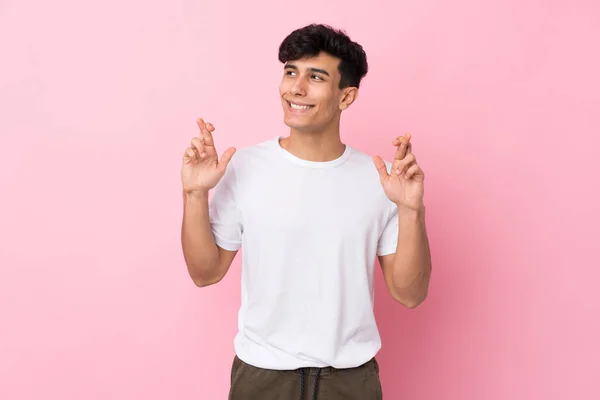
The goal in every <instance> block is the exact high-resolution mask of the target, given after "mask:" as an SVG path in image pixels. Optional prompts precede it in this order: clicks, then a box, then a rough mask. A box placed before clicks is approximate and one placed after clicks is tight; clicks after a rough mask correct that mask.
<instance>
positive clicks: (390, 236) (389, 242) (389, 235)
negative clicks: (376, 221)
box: [377, 203, 398, 256]
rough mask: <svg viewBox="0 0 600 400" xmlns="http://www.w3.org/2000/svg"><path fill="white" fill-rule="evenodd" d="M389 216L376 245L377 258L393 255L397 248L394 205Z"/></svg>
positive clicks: (396, 221) (396, 224) (396, 212)
mask: <svg viewBox="0 0 600 400" xmlns="http://www.w3.org/2000/svg"><path fill="white" fill-rule="evenodd" d="M392 204H393V203H392ZM390 214H391V215H390V217H389V218H388V220H387V223H386V224H385V226H384V228H383V233H382V234H381V236H380V237H379V242H378V243H377V255H378V256H385V255H388V254H393V253H395V252H396V247H397V246H398V207H397V206H396V205H395V204H393V207H392V211H391V212H390Z"/></svg>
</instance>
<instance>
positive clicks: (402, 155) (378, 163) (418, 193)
mask: <svg viewBox="0 0 600 400" xmlns="http://www.w3.org/2000/svg"><path fill="white" fill-rule="evenodd" d="M410 139H411V135H410V134H406V135H404V136H399V137H397V138H396V139H394V140H393V141H392V144H393V145H394V146H397V148H396V154H395V155H394V161H393V163H392V168H391V171H390V173H389V174H388V171H387V168H386V165H385V163H384V161H383V160H382V159H381V157H379V156H375V157H373V162H374V163H375V167H376V168H377V171H378V172H379V178H380V180H381V185H382V186H383V190H384V191H385V194H386V195H387V197H388V198H389V199H390V200H391V201H393V202H394V203H396V205H397V206H398V208H404V209H408V210H414V211H419V210H421V209H422V208H423V193H424V181H425V174H424V173H423V170H422V169H421V167H419V165H418V164H417V159H416V157H415V155H414V154H413V152H412V145H411V143H410Z"/></svg>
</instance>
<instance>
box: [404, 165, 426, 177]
mask: <svg viewBox="0 0 600 400" xmlns="http://www.w3.org/2000/svg"><path fill="white" fill-rule="evenodd" d="M419 175H423V171H422V170H421V167H419V165H418V164H416V163H415V164H413V165H411V166H410V167H409V168H408V169H407V170H406V173H405V174H404V176H405V177H406V179H412V178H413V177H415V176H419Z"/></svg>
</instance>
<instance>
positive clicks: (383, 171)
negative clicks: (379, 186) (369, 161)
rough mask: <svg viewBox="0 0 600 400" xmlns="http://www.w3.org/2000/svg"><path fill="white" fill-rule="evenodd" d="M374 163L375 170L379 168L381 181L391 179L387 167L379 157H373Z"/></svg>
mask: <svg viewBox="0 0 600 400" xmlns="http://www.w3.org/2000/svg"><path fill="white" fill-rule="evenodd" d="M373 163H374V164H375V168H377V172H378V173H379V179H380V180H381V181H383V180H384V179H386V178H388V177H389V174H388V171H387V167H386V165H385V162H384V161H383V159H382V158H381V157H379V156H374V157H373Z"/></svg>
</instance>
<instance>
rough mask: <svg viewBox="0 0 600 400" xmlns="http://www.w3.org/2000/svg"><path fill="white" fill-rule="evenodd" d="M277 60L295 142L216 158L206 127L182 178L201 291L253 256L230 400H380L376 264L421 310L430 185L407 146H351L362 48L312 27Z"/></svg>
mask: <svg viewBox="0 0 600 400" xmlns="http://www.w3.org/2000/svg"><path fill="white" fill-rule="evenodd" d="M279 60H280V61H281V62H282V63H284V71H283V78H282V81H281V85H280V88H279V91H280V96H281V104H282V106H283V115H284V121H285V124H286V125H287V126H289V128H290V134H289V136H288V137H280V136H277V137H275V138H273V139H270V140H266V141H264V142H262V143H260V144H257V145H255V146H251V147H247V148H244V149H241V150H239V151H237V153H236V150H235V148H229V149H227V150H226V151H225V152H224V153H223V154H222V156H221V158H220V159H219V158H218V155H217V151H216V149H215V146H214V141H213V137H212V132H214V129H215V128H214V126H212V125H211V124H210V123H205V122H204V121H203V120H202V119H198V121H197V123H198V126H199V128H200V135H199V137H194V138H193V139H192V142H191V146H190V147H188V148H187V149H186V151H185V154H184V157H183V167H182V183H183V193H184V216H183V224H182V247H183V253H184V257H185V261H186V264H187V268H188V272H189V274H190V276H191V278H192V279H193V281H194V282H195V283H196V285H198V286H201V287H202V286H207V285H211V284H214V283H217V282H219V281H220V280H221V279H223V277H224V276H225V274H226V273H227V270H228V269H229V266H230V265H231V262H232V260H233V259H234V257H235V255H236V253H237V251H238V250H239V249H240V248H241V247H242V245H243V247H244V254H243V257H242V304H241V309H240V312H239V324H238V326H239V332H238V334H237V336H236V338H235V342H234V345H235V351H236V356H235V358H234V361H233V366H232V371H231V389H230V393H229V399H230V400H242V399H244V400H254V399H257V400H276V399H283V400H287V399H290V400H291V399H304V398H305V397H304V396H305V395H306V396H308V397H306V398H312V399H317V398H318V399H329V400H336V399H346V400H347V399H357V400H358V399H360V400H371V399H381V398H382V390H381V385H380V380H379V367H378V365H377V361H376V360H375V355H376V353H377V352H378V351H379V349H380V347H381V341H380V336H379V332H378V329H377V326H376V322H375V317H374V314H373V280H374V278H373V273H374V264H375V258H376V257H379V262H380V265H381V267H382V269H383V274H384V277H385V282H386V285H387V288H388V290H389V292H390V293H391V295H392V296H393V298H394V299H396V300H397V301H398V302H400V303H401V304H403V305H405V306H406V307H409V308H414V307H416V306H417V305H418V304H420V303H421V302H423V300H424V299H425V298H426V296H427V291H428V286H429V278H430V273H431V261H430V252H429V245H428V240H427V234H426V230H425V216H424V213H425V208H424V205H423V181H424V174H423V171H422V170H421V168H420V167H419V166H418V164H417V162H416V158H415V155H414V154H413V152H412V149H411V145H410V135H404V136H400V137H397V138H396V139H394V140H393V145H394V146H397V149H396V152H395V157H394V161H393V163H389V162H384V161H383V160H382V159H381V158H380V157H379V156H376V157H373V158H371V157H370V156H368V155H366V154H364V153H363V152H361V151H359V150H357V149H354V148H352V147H350V146H348V145H345V144H344V143H343V142H342V141H341V138H340V117H341V114H342V112H343V111H344V110H346V109H348V107H350V105H352V103H354V101H355V100H356V99H357V97H358V88H359V85H360V81H361V79H362V78H363V77H364V76H365V75H366V73H367V60H366V55H365V53H364V51H363V49H362V47H361V46H360V45H358V44H357V43H354V42H352V41H351V40H350V38H349V37H348V36H346V35H345V34H344V33H343V32H342V31H338V30H335V29H333V28H331V27H328V26H324V25H310V26H307V27H304V28H302V29H298V30H296V31H294V32H292V33H291V34H290V35H289V36H288V37H287V38H285V40H284V41H283V42H282V44H281V46H280V48H279ZM234 153H235V157H234ZM213 188H214V193H213V197H212V199H211V201H210V202H209V200H208V194H209V191H210V190H211V189H213Z"/></svg>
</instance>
